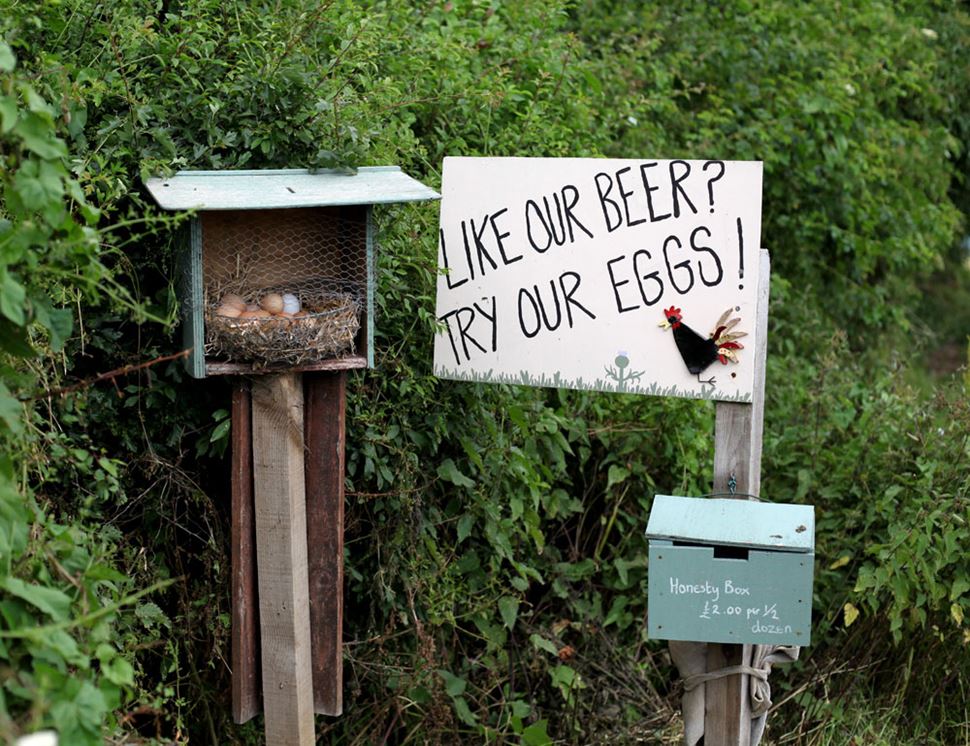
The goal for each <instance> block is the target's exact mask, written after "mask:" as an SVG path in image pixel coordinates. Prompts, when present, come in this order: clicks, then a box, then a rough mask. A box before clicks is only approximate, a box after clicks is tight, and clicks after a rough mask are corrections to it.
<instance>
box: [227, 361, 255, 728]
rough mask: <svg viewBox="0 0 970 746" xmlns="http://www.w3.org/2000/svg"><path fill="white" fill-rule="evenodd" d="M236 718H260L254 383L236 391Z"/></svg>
mask: <svg viewBox="0 0 970 746" xmlns="http://www.w3.org/2000/svg"><path fill="white" fill-rule="evenodd" d="M230 525H231V528H230V542H231V545H232V652H231V661H232V719H233V720H234V721H235V722H237V723H245V722H246V721H247V720H249V719H251V718H253V717H255V716H256V715H258V714H259V657H258V655H257V650H258V645H259V630H258V621H259V620H258V618H257V614H256V611H257V606H256V604H257V600H256V553H255V552H256V523H255V519H254V517H253V444H252V398H251V396H250V389H249V383H248V382H247V381H243V380H238V381H237V382H236V384H235V386H234V387H233V390H232V505H231V517H230Z"/></svg>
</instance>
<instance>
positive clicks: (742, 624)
mask: <svg viewBox="0 0 970 746" xmlns="http://www.w3.org/2000/svg"><path fill="white" fill-rule="evenodd" d="M814 557H815V555H814V553H813V552H797V553H796V552H774V551H761V550H751V551H749V552H748V558H747V559H746V560H745V559H721V558H716V557H714V549H713V548H712V547H697V546H675V545H674V544H673V542H670V541H663V540H657V539H655V540H652V541H651V542H650V568H649V569H650V582H649V590H648V596H649V598H648V600H649V606H648V612H647V631H648V633H649V635H650V637H652V638H654V639H657V640H693V641H698V642H722V643H746V644H765V645H768V644H770V645H802V646H804V645H808V644H809V643H810V642H811V617H812V571H813V567H812V566H813V561H814Z"/></svg>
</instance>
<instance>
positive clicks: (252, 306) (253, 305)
mask: <svg viewBox="0 0 970 746" xmlns="http://www.w3.org/2000/svg"><path fill="white" fill-rule="evenodd" d="M246 310H247V311H261V310H262V309H261V308H260V307H259V304H258V303H247V304H246Z"/></svg>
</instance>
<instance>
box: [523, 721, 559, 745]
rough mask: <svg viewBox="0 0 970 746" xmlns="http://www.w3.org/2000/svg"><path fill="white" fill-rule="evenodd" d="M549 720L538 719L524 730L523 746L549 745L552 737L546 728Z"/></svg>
mask: <svg viewBox="0 0 970 746" xmlns="http://www.w3.org/2000/svg"><path fill="white" fill-rule="evenodd" d="M548 722H549V721H547V720H537V721H536V722H534V723H533V724H532V725H530V726H529V727H528V728H526V729H525V730H523V731H522V746H549V745H550V744H551V743H552V739H551V738H550V737H549V733H548V731H547V730H546V726H547V725H548Z"/></svg>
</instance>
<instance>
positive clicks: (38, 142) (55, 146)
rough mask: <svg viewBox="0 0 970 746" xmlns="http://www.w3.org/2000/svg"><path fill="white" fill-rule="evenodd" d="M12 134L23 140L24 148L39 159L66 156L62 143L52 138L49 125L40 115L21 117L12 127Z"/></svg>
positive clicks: (33, 114) (32, 113)
mask: <svg viewBox="0 0 970 746" xmlns="http://www.w3.org/2000/svg"><path fill="white" fill-rule="evenodd" d="M14 134H16V135H19V136H20V138H21V139H22V140H23V143H24V147H25V148H27V149H28V150H30V151H31V152H33V153H36V154H37V155H38V156H40V157H41V158H47V159H54V158H64V157H66V156H67V148H66V147H64V143H63V142H61V141H60V140H58V139H57V138H56V137H54V133H53V130H52V128H51V126H50V124H49V123H48V122H47V121H46V120H45V119H44V117H42V116H41V115H40V114H37V113H34V112H31V113H30V114H28V115H27V116H26V117H22V118H21V119H20V120H19V121H18V122H17V124H16V126H15V127H14Z"/></svg>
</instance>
